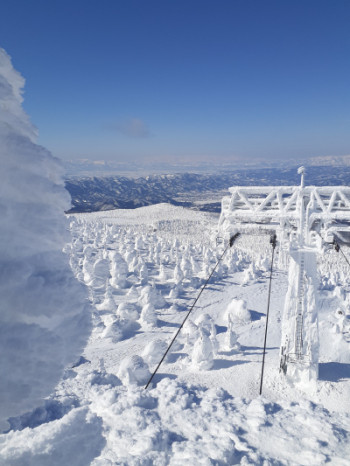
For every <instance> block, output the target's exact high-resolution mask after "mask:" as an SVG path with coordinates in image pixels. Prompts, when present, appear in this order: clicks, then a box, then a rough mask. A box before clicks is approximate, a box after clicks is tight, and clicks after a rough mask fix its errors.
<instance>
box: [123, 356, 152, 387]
mask: <svg viewBox="0 0 350 466" xmlns="http://www.w3.org/2000/svg"><path fill="white" fill-rule="evenodd" d="M117 375H118V377H119V378H120V380H121V381H122V382H123V384H124V385H131V384H132V385H146V383H147V381H148V379H149V378H150V377H151V374H150V371H149V369H148V365H147V363H145V361H144V360H143V359H142V358H141V356H137V355H136V354H135V355H133V356H130V357H127V358H125V359H123V361H122V362H121V364H120V367H119V370H118V374H117Z"/></svg>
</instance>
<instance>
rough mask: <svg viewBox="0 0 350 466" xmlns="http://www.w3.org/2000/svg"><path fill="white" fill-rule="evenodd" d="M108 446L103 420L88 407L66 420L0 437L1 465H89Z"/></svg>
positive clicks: (69, 414)
mask: <svg viewBox="0 0 350 466" xmlns="http://www.w3.org/2000/svg"><path fill="white" fill-rule="evenodd" d="M104 445H105V439H104V437H103V434H102V421H101V419H100V418H99V417H97V416H96V415H95V414H92V413H91V412H89V410H88V409H87V408H76V409H73V410H72V411H70V412H69V413H68V414H66V415H65V416H64V417H63V418H62V419H59V420H56V421H52V422H50V423H48V424H42V425H41V426H39V427H36V428H35V429H30V428H26V429H24V430H21V431H15V432H10V433H8V434H7V436H6V437H5V436H0V463H1V464H6V465H7V466H22V465H24V464H25V465H26V466H47V465H48V464H49V465H50V466H62V465H63V464H67V465H68V464H72V461H74V466H85V465H87V464H91V462H92V461H93V459H94V458H96V457H97V456H99V455H100V453H101V450H102V448H103V447H104Z"/></svg>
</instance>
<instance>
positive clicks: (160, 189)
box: [66, 166, 350, 212]
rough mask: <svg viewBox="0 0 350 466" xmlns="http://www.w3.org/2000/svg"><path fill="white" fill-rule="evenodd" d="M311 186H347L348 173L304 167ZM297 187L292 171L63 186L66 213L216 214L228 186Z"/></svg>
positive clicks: (81, 181) (92, 180) (89, 180)
mask: <svg viewBox="0 0 350 466" xmlns="http://www.w3.org/2000/svg"><path fill="white" fill-rule="evenodd" d="M307 182H308V184H310V185H317V186H325V185H328V186H331V185H349V184H350V167H342V168H341V169H340V168H339V167H323V166H316V167H309V168H308V169H307ZM296 184H299V177H298V175H297V169H296V168H295V167H294V168H290V169H279V168H278V169H277V168H264V169H262V168H259V169H244V170H243V169H241V170H236V171H228V172H227V171H225V172H219V173H215V174H213V173H208V174H203V173H201V174H199V173H172V174H165V175H160V174H155V175H148V176H142V177H138V178H135V177H127V176H108V177H82V178H81V177H74V178H69V179H67V180H66V188H67V190H68V191H69V193H70V194H71V196H72V208H71V210H70V212H94V211H99V210H109V209H117V208H119V209H132V208H136V207H142V206H146V205H153V204H158V203H162V202H169V203H171V204H173V205H182V206H186V207H191V208H194V209H197V210H205V211H212V212H219V211H220V207H221V204H220V200H221V198H222V196H223V195H225V194H226V191H227V188H228V187H230V186H235V185H239V186H271V185H272V186H281V185H296Z"/></svg>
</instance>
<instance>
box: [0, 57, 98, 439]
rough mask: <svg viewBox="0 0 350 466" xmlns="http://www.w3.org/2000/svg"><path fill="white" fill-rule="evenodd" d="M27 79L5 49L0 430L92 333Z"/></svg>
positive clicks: (46, 387) (63, 196) (1, 65)
mask: <svg viewBox="0 0 350 466" xmlns="http://www.w3.org/2000/svg"><path fill="white" fill-rule="evenodd" d="M23 85H24V79H23V78H22V76H21V75H20V74H19V73H18V72H17V71H16V70H14V68H13V67H12V64H11V60H10V57H9V56H8V55H7V54H6V52H5V51H4V50H2V49H0V214H1V222H0V238H1V241H0V355H1V357H0V374H1V376H0V431H1V430H3V429H4V430H5V429H7V428H8V424H7V419H8V418H9V417H14V416H17V415H21V414H23V413H24V412H26V411H29V410H32V409H34V408H36V407H38V406H40V404H41V403H42V402H43V399H44V398H45V397H46V396H48V395H49V394H50V393H51V392H52V390H53V388H54V387H55V385H56V383H57V382H58V381H59V379H60V377H61V375H62V373H63V370H64V369H65V367H67V365H70V364H73V363H74V362H75V361H76V360H77V359H78V357H79V356H80V354H81V352H82V350H83V348H84V346H85V344H86V341H87V339H88V337H89V334H90V326H91V312H90V308H89V305H88V302H87V300H86V290H85V288H84V286H83V285H82V284H81V283H79V282H78V281H77V280H76V278H75V277H74V275H73V272H72V270H71V269H70V266H69V257H68V256H67V255H65V254H64V253H63V252H62V249H63V247H64V245H65V243H66V242H67V241H69V240H70V235H69V233H68V229H69V221H68V220H67V219H66V217H65V215H64V211H65V210H67V209H69V207H70V197H69V194H68V192H67V191H66V190H65V189H64V181H63V170H62V167H61V165H60V162H59V161H58V160H57V159H55V158H54V157H53V156H52V155H51V154H50V153H49V152H48V151H47V150H45V149H44V148H43V147H41V146H38V145H37V144H36V130H35V128H34V127H33V125H32V124H31V123H30V121H29V118H28V116H27V115H26V114H25V112H24V110H23V109H22V106H21V103H22V100H23V99H22V88H23Z"/></svg>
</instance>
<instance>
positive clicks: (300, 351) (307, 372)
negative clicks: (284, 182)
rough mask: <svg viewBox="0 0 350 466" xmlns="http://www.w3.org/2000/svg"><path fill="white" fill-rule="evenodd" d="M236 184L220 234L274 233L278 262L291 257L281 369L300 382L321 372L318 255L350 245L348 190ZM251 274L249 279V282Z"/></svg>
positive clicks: (226, 202)
mask: <svg viewBox="0 0 350 466" xmlns="http://www.w3.org/2000/svg"><path fill="white" fill-rule="evenodd" d="M299 173H300V174H301V184H300V186H283V187H282V186H280V187H278V186H275V187H233V188H230V192H231V197H224V198H223V201H222V212H221V217H220V221H219V230H220V235H221V236H225V235H226V236H228V237H230V236H231V235H232V234H234V233H236V232H240V233H243V234H244V233H245V234H254V232H259V233H266V234H271V235H274V234H275V233H277V239H278V241H279V264H280V265H286V264H287V262H288V261H289V278H288V291H287V295H286V300H285V305H284V311H283V319H282V341H281V360H280V361H281V363H280V367H281V371H282V372H283V373H284V374H285V375H286V377H287V379H288V380H289V381H290V382H292V383H293V384H296V385H299V386H302V385H305V383H309V382H313V381H315V380H316V379H317V376H318V308H317V306H318V304H317V299H316V291H317V288H318V277H317V267H316V254H317V253H322V252H323V251H324V249H325V248H329V245H330V243H331V242H332V241H333V240H334V239H337V240H338V241H339V240H341V241H342V242H343V243H350V227H349V221H350V188H348V187H344V186H333V187H315V186H308V187H305V186H304V168H303V167H301V168H300V169H299ZM248 278H249V277H245V279H246V281H247V279H248Z"/></svg>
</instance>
